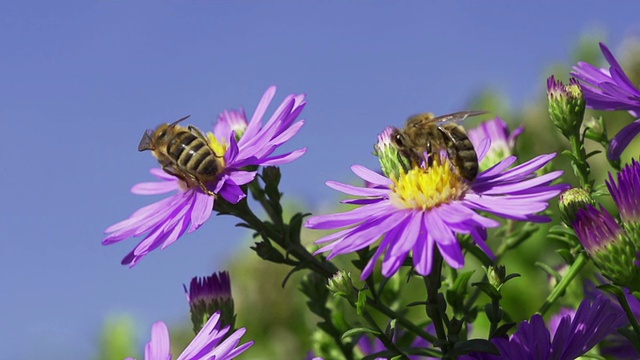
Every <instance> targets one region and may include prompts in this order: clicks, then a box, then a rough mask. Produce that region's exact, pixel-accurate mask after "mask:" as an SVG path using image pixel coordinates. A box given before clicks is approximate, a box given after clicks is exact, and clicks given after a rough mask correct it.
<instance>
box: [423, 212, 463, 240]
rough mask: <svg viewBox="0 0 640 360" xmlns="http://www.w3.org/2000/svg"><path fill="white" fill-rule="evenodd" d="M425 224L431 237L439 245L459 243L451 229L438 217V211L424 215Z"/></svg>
mask: <svg viewBox="0 0 640 360" xmlns="http://www.w3.org/2000/svg"><path fill="white" fill-rule="evenodd" d="M424 224H425V227H426V228H427V230H428V231H429V235H430V236H431V237H432V238H433V239H434V240H435V241H436V242H437V243H438V244H451V243H454V242H457V239H456V237H455V236H454V235H453V233H452V232H451V229H450V228H449V227H448V226H447V225H446V224H445V223H444V221H442V219H441V218H440V216H438V212H437V211H427V212H426V213H425V215H424Z"/></svg>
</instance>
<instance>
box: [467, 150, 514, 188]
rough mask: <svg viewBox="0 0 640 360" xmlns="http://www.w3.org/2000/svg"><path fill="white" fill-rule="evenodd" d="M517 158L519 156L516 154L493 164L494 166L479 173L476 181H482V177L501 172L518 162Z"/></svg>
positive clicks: (489, 176)
mask: <svg viewBox="0 0 640 360" xmlns="http://www.w3.org/2000/svg"><path fill="white" fill-rule="evenodd" d="M517 159H518V158H516V157H515V156H509V157H506V158H505V159H504V160H502V161H500V162H499V163H497V164H495V165H493V166H492V167H490V168H488V169H487V170H485V171H483V172H482V173H481V174H480V175H478V178H477V179H476V182H478V181H481V180H482V179H486V178H491V177H493V176H496V175H498V174H501V173H502V172H503V171H504V170H505V169H507V168H508V167H509V166H511V165H513V163H514V162H516V160H517Z"/></svg>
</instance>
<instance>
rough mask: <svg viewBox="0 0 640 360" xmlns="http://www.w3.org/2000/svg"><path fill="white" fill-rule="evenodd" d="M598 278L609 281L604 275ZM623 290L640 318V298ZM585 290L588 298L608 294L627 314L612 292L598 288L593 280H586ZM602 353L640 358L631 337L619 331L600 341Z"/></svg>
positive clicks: (630, 358) (626, 358) (630, 306)
mask: <svg viewBox="0 0 640 360" xmlns="http://www.w3.org/2000/svg"><path fill="white" fill-rule="evenodd" d="M597 278H598V281H599V282H600V283H602V284H605V283H608V281H607V280H606V279H605V278H604V277H602V276H597ZM623 291H624V294H625V297H626V299H627V303H628V304H629V308H631V311H632V312H633V315H634V316H635V317H636V318H640V300H638V298H636V297H635V296H634V295H633V294H632V293H631V292H630V291H629V290H627V289H623ZM584 292H585V295H586V298H588V299H595V298H596V297H598V296H603V295H604V296H606V297H607V298H608V299H610V300H611V304H612V305H613V306H614V307H615V308H616V309H617V310H618V311H619V312H620V314H622V316H625V317H626V314H625V313H624V310H623V309H622V306H620V304H619V303H618V300H617V299H616V298H615V297H614V296H613V295H612V294H610V293H608V292H606V291H600V290H598V288H596V284H595V283H593V282H592V281H586V282H585V290H584ZM628 322H629V321H628V320H627V323H628ZM600 353H601V354H602V355H605V356H610V357H612V358H613V359H625V360H635V359H639V358H640V354H639V353H638V351H637V350H636V349H635V347H633V344H631V342H630V341H629V339H627V338H626V337H624V336H623V335H622V334H620V333H618V332H614V333H612V334H610V335H609V336H607V338H606V339H604V340H603V341H602V342H601V343H600Z"/></svg>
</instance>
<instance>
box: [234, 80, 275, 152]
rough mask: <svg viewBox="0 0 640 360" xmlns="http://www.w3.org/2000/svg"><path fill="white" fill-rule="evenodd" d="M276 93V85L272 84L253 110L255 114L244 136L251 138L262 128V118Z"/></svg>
mask: <svg viewBox="0 0 640 360" xmlns="http://www.w3.org/2000/svg"><path fill="white" fill-rule="evenodd" d="M275 95H276V87H275V86H270V87H269V88H268V89H267V91H265V92H264V94H263V95H262V98H261V99H260V102H259V103H258V106H257V107H256V110H255V111H254V112H253V116H252V117H251V120H250V121H249V125H248V126H247V129H246V130H245V132H244V135H243V136H242V138H247V139H250V138H253V137H254V136H255V135H256V134H257V133H258V131H259V130H260V126H261V125H262V118H263V117H264V114H265V113H266V112H267V108H268V107H269V104H271V100H273V97H274V96H275ZM240 141H242V140H240Z"/></svg>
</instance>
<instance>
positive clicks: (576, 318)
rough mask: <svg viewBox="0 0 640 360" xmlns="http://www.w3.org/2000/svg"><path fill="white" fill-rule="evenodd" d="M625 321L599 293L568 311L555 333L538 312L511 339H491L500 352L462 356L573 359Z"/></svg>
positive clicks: (490, 359)
mask: <svg viewBox="0 0 640 360" xmlns="http://www.w3.org/2000/svg"><path fill="white" fill-rule="evenodd" d="M624 324H625V318H624V316H623V314H621V313H620V311H618V310H617V309H615V307H614V306H613V304H612V303H611V301H609V300H608V299H606V298H605V297H604V296H598V297H597V298H596V299H594V300H593V302H591V301H590V300H588V299H586V300H584V301H582V303H581V304H580V306H579V307H578V310H577V311H576V312H575V315H573V316H571V314H570V313H568V314H565V315H564V316H563V317H562V318H561V319H560V321H559V322H558V323H557V328H556V330H555V333H553V334H551V332H550V330H549V329H547V328H546V327H545V325H544V321H543V320H542V316H540V315H539V314H536V315H534V316H533V317H532V318H531V320H530V321H523V322H522V323H520V325H519V327H518V330H517V331H516V332H515V333H514V334H513V335H511V336H510V337H509V338H508V339H507V338H495V339H493V340H492V342H493V343H494V344H495V345H496V346H497V347H498V349H499V350H500V355H491V354H485V353H473V354H469V355H465V356H462V357H461V358H460V359H461V360H470V359H481V360H498V359H520V360H573V359H575V358H577V357H579V356H582V355H584V354H585V353H586V352H587V351H589V350H590V349H591V348H593V347H594V346H596V345H597V344H598V343H599V342H600V341H602V340H603V339H604V338H605V337H606V336H607V335H609V334H611V333H613V332H615V331H616V329H618V328H619V327H621V326H624Z"/></svg>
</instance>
